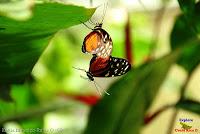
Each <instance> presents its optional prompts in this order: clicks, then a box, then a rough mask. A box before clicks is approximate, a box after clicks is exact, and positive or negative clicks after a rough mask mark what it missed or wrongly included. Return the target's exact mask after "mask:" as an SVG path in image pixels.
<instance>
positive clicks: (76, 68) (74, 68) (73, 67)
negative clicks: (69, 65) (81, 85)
mask: <svg viewBox="0 0 200 134" xmlns="http://www.w3.org/2000/svg"><path fill="white" fill-rule="evenodd" d="M73 68H74V69H76V70H80V71H83V72H87V71H86V70H85V69H81V68H77V67H73Z"/></svg>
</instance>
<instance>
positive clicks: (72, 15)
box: [0, 3, 95, 84]
mask: <svg viewBox="0 0 200 134" xmlns="http://www.w3.org/2000/svg"><path fill="white" fill-rule="evenodd" d="M94 11H95V9H86V8H84V7H79V6H74V5H63V4H58V3H44V4H37V5H35V7H34V9H33V17H32V18H31V19H29V20H27V21H15V20H12V19H9V18H6V17H0V28H1V29H0V74H1V75H0V84H10V83H20V82H23V81H24V80H25V79H26V78H27V77H28V76H29V75H30V73H31V71H32V68H33V66H34V65H35V63H36V62H37V60H38V58H39V57H40V55H41V54H42V52H43V51H44V49H45V48H46V47H47V45H48V43H49V41H50V39H51V38H52V37H53V35H54V34H55V33H56V32H57V31H58V30H60V29H64V28H68V27H70V26H73V25H77V24H80V21H83V22H84V21H86V20H88V19H89V18H90V17H91V15H92V14H93V13H94Z"/></svg>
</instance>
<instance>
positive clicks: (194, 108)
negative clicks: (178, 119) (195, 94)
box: [176, 100, 200, 115]
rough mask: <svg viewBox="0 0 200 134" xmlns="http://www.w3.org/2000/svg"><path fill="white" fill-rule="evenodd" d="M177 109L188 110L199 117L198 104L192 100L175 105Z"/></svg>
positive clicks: (199, 109) (199, 104) (199, 107)
mask: <svg viewBox="0 0 200 134" xmlns="http://www.w3.org/2000/svg"><path fill="white" fill-rule="evenodd" d="M176 107H177V108H181V109H184V110H188V111H190V112H194V113H196V114H198V115H200V103H199V102H196V101H193V100H183V101H180V102H178V103H177V104H176Z"/></svg>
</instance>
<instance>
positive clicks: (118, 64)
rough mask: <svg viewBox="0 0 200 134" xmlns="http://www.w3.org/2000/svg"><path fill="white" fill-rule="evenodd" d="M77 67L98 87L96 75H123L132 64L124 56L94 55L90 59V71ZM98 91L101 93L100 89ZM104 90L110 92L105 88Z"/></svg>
mask: <svg viewBox="0 0 200 134" xmlns="http://www.w3.org/2000/svg"><path fill="white" fill-rule="evenodd" d="M75 69H78V70H82V71H84V72H85V73H86V75H87V77H88V78H86V79H89V80H90V81H93V82H94V84H95V86H96V88H97V83H96V82H95V81H94V77H115V76H121V75H123V74H125V73H127V72H128V71H129V70H130V69H131V64H130V63H129V62H128V61H127V60H126V59H122V58H116V57H112V56H109V57H107V58H102V57H97V56H96V55H93V58H92V59H91V60H90V67H89V71H86V70H84V69H80V68H75ZM98 86H99V85H98ZM99 87H100V86H99ZM97 90H98V88H97ZM98 92H99V94H101V92H100V91H99V90H98ZM104 92H105V93H106V94H108V93H107V92H106V91H105V90H104ZM108 95H109V94H108Z"/></svg>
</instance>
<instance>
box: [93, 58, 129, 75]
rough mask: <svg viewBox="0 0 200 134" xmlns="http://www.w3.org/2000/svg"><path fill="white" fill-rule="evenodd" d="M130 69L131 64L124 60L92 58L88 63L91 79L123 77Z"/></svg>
mask: <svg viewBox="0 0 200 134" xmlns="http://www.w3.org/2000/svg"><path fill="white" fill-rule="evenodd" d="M130 69H131V64H130V63H129V62H128V61H127V60H126V59H122V58H116V57H112V56H110V57H108V58H101V57H97V56H94V57H93V58H92V59H91V61H90V68H89V72H90V73H91V74H92V75H93V77H114V76H120V75H123V74H125V73H127V72H128V71H129V70H130Z"/></svg>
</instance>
